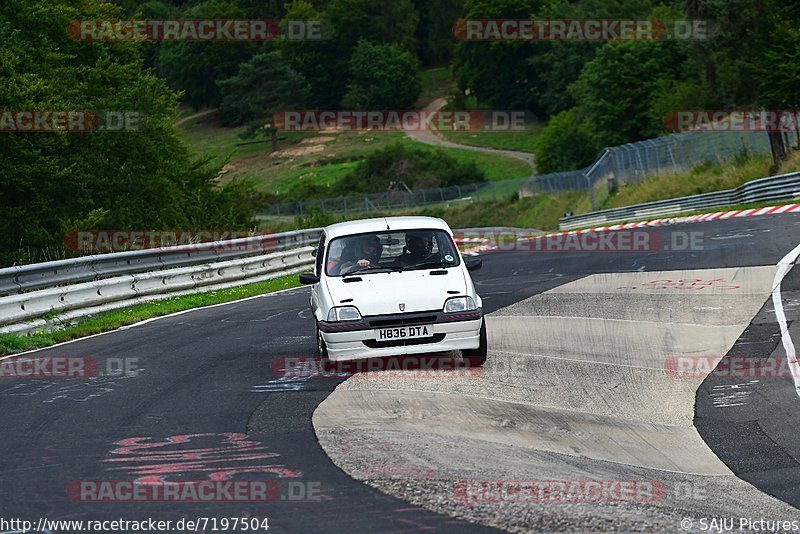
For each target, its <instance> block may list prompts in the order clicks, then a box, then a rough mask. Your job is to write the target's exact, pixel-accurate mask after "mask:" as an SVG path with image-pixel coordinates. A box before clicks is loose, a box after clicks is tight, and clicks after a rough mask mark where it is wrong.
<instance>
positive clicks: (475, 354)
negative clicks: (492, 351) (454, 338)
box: [461, 319, 489, 367]
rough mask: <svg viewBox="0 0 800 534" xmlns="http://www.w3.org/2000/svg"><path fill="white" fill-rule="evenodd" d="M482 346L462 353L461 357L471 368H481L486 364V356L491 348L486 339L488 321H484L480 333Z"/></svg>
mask: <svg viewBox="0 0 800 534" xmlns="http://www.w3.org/2000/svg"><path fill="white" fill-rule="evenodd" d="M480 340H481V342H480V345H478V348H477V349H466V350H462V351H461V356H463V358H464V359H465V360H466V361H467V362H468V363H469V366H470V367H481V366H483V364H485V363H486V354H487V353H488V352H489V347H488V343H487V339H486V319H484V320H483V324H482V325H481V333H480Z"/></svg>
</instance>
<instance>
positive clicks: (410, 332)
mask: <svg viewBox="0 0 800 534" xmlns="http://www.w3.org/2000/svg"><path fill="white" fill-rule="evenodd" d="M431 336H433V325H429V324H428V325H421V326H400V327H397V328H380V329H378V330H375V339H376V340H378V341H396V340H398V339H414V338H419V337H431Z"/></svg>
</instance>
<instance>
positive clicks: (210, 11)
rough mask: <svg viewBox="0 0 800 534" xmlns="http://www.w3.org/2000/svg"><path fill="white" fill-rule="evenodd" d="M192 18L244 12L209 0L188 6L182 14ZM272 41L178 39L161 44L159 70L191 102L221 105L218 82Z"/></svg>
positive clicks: (194, 105) (196, 105)
mask: <svg viewBox="0 0 800 534" xmlns="http://www.w3.org/2000/svg"><path fill="white" fill-rule="evenodd" d="M181 18H183V19H186V20H191V19H241V18H244V13H243V12H242V10H241V9H239V8H238V7H237V6H236V5H235V4H233V3H230V2H227V1H225V0H209V1H207V2H204V3H202V4H199V5H197V6H195V7H192V8H189V9H187V10H186V11H185V12H184V13H183V15H182V17H181ZM264 46H270V45H269V44H268V43H267V44H264V43H251V42H207V41H201V42H192V41H175V42H167V41H165V42H162V43H160V44H159V50H158V56H157V58H156V68H157V72H158V73H159V74H160V75H161V76H162V77H164V79H165V80H166V81H167V83H168V84H169V86H170V87H171V88H173V89H175V90H176V91H183V92H184V93H185V95H186V100H187V102H188V103H189V104H190V105H191V106H192V108H194V109H195V110H198V109H200V108H202V107H217V106H218V105H219V103H220V93H219V88H218V87H217V84H216V82H217V81H219V80H224V79H225V78H229V77H230V76H232V75H233V74H234V73H235V72H236V69H237V68H238V67H239V64H240V63H242V62H244V61H247V60H248V59H250V58H251V57H252V56H253V55H254V54H255V53H256V52H258V51H259V50H262V49H263V47H264Z"/></svg>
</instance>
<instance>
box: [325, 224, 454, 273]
mask: <svg viewBox="0 0 800 534" xmlns="http://www.w3.org/2000/svg"><path fill="white" fill-rule="evenodd" d="M460 261H461V260H460V256H459V254H458V251H457V250H456V248H455V245H454V244H453V240H452V238H451V237H450V235H449V234H448V233H447V232H445V231H443V230H392V231H385V232H374V233H369V234H358V235H351V236H345V237H338V238H336V239H333V240H332V241H331V242H330V244H329V245H328V253H327V257H326V261H325V272H326V274H327V275H328V276H345V275H348V274H357V273H367V272H380V271H382V270H386V271H401V270H416V269H426V268H431V267H437V266H442V267H444V268H447V267H455V266H456V265H458V264H459V263H460Z"/></svg>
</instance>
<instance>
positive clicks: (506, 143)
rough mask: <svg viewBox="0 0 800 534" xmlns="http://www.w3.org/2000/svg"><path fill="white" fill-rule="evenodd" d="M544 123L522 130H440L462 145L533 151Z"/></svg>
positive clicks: (445, 136)
mask: <svg viewBox="0 0 800 534" xmlns="http://www.w3.org/2000/svg"><path fill="white" fill-rule="evenodd" d="M543 128H544V126H543V125H541V124H539V123H535V124H530V125H528V127H527V128H526V129H525V130H521V131H508V132H505V131H497V130H494V131H493V130H482V131H478V132H452V131H443V132H440V133H441V135H442V137H444V138H445V139H447V140H448V141H452V142H454V143H459V144H461V145H471V146H481V147H487V148H497V149H500V150H516V151H519V152H530V153H533V147H534V144H535V141H536V137H537V136H538V135H539V134H540V133H541V131H542V129H543Z"/></svg>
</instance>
